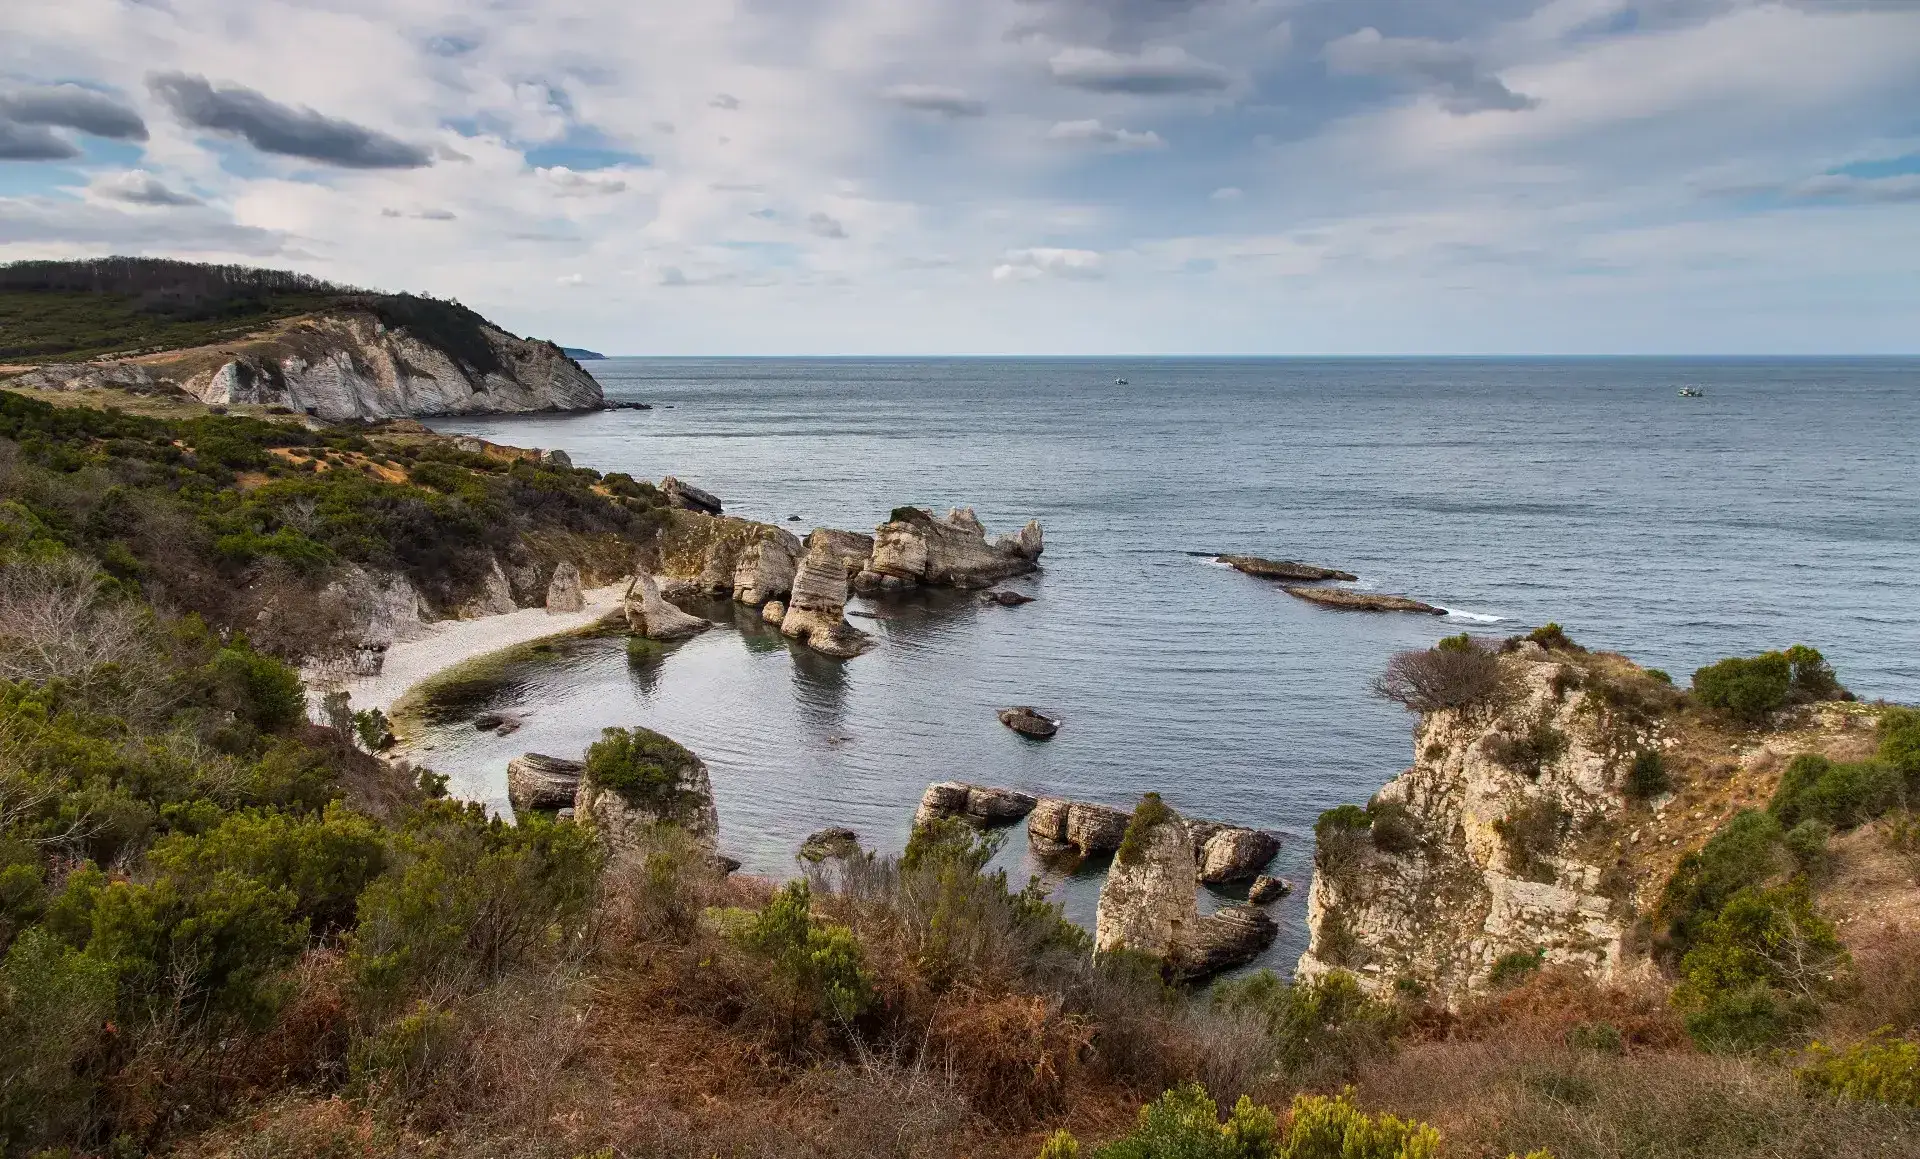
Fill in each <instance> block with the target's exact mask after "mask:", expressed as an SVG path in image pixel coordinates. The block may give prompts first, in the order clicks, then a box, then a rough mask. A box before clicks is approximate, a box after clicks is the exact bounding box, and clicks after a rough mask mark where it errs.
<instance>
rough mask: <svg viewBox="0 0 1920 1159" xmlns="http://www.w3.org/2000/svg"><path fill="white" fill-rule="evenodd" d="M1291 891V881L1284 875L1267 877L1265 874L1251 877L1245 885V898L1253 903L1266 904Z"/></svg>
mask: <svg viewBox="0 0 1920 1159" xmlns="http://www.w3.org/2000/svg"><path fill="white" fill-rule="evenodd" d="M1292 892H1293V883H1292V882H1290V881H1288V880H1287V879H1286V878H1284V877H1268V876H1267V875H1266V874H1264V873H1263V874H1261V875H1260V876H1258V877H1256V878H1254V879H1253V884H1252V885H1249V886H1248V887H1247V900H1248V901H1250V902H1252V903H1253V904H1255V905H1266V904H1267V903H1268V902H1275V901H1279V900H1280V899H1281V898H1283V897H1285V896H1287V895H1288V894H1290V893H1292Z"/></svg>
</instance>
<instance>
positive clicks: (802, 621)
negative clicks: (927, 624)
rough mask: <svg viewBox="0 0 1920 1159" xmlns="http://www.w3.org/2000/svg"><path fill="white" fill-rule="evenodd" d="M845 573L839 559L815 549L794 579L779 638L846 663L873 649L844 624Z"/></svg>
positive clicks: (862, 634) (862, 635) (863, 635)
mask: <svg viewBox="0 0 1920 1159" xmlns="http://www.w3.org/2000/svg"><path fill="white" fill-rule="evenodd" d="M846 607H847V569H846V564H845V563H843V562H842V561H841V559H840V557H839V556H837V555H835V554H833V553H832V552H831V551H828V550H825V549H822V548H818V547H816V548H814V549H813V550H811V551H809V552H807V556H806V558H805V559H803V560H801V561H800V568H799V570H798V571H797V572H796V573H795V574H794V577H793V596H792V598H791V599H790V600H789V601H788V602H787V614H786V615H785V616H784V617H782V619H781V621H780V634H781V635H783V636H787V637H789V638H791V639H795V640H799V641H800V642H801V643H803V644H805V645H806V646H807V647H809V648H812V649H813V650H814V651H816V652H821V653H824V654H826V655H828V656H835V657H839V658H841V659H847V658H850V657H853V656H858V655H859V654H860V653H862V652H865V651H866V650H867V649H868V648H871V647H872V646H873V638H872V637H871V636H868V635H867V634H866V633H865V632H862V631H860V630H859V629H858V628H855V627H854V626H853V625H852V624H849V623H847V618H846Z"/></svg>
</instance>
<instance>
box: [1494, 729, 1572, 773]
mask: <svg viewBox="0 0 1920 1159" xmlns="http://www.w3.org/2000/svg"><path fill="white" fill-rule="evenodd" d="M1567 743H1568V742H1567V734H1566V733H1564V732H1561V731H1560V730H1559V729H1557V728H1555V727H1554V726H1553V723H1552V722H1551V721H1550V720H1547V719H1545V718H1542V719H1539V720H1536V721H1534V722H1533V723H1531V724H1529V725H1528V726H1527V730H1526V731H1525V732H1523V733H1520V734H1519V735H1518V736H1509V735H1507V734H1504V733H1500V734H1496V735H1495V736H1494V737H1492V738H1490V739H1489V740H1488V741H1487V742H1486V749H1487V755H1488V756H1490V757H1492V758H1493V759H1494V760H1496V761H1498V762H1500V763H1501V764H1503V765H1505V766H1506V767H1508V768H1509V769H1512V770H1513V771H1514V772H1516V773H1519V774H1520V775H1521V776H1523V777H1526V778H1527V779H1528V780H1530V781H1537V780H1539V779H1540V774H1541V773H1542V772H1543V771H1544V770H1545V768H1546V766H1547V765H1548V764H1550V763H1552V762H1553V761H1556V760H1559V759H1560V758H1561V757H1562V756H1563V755H1565V754H1566V751H1567Z"/></svg>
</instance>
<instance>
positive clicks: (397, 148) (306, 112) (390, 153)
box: [147, 72, 433, 169]
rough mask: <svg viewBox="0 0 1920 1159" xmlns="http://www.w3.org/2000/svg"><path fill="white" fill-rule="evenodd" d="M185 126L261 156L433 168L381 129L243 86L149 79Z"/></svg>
mask: <svg viewBox="0 0 1920 1159" xmlns="http://www.w3.org/2000/svg"><path fill="white" fill-rule="evenodd" d="M147 87H149V88H151V89H152V90H153V93H154V95H155V96H157V97H159V98H160V99H161V100H162V101H163V102H165V103H166V105H167V106H168V107H169V108H171V109H172V110H173V111H174V113H175V115H177V116H178V117H179V118H180V119H181V120H183V121H185V122H186V123H188V124H190V125H193V126H195V127H197V128H201V129H210V130H212V131H214V132H216V133H224V134H227V135H230V136H236V137H240V138H243V139H244V140H245V141H246V142H247V143H248V144H250V145H252V146H253V147H254V148H256V149H258V150H260V151H261V152H262V153H277V154H280V155H281V156H286V157H304V158H306V159H307V160H309V161H319V162H322V163H324V164H328V165H338V166H341V167H342V168H346V169H418V168H421V167H422V166H426V165H431V164H433V155H432V154H431V153H430V152H429V151H427V150H426V149H423V148H421V147H420V146H419V145H414V144H410V143H408V142H406V141H402V140H400V139H399V138H397V137H390V136H388V135H387V134H385V133H382V132H380V131H378V130H376V129H369V128H366V127H365V126H363V125H356V124H354V123H353V122H351V121H342V120H338V119H336V118H333V117H328V116H323V115H322V114H320V113H317V112H315V111H314V110H312V109H305V108H300V109H296V108H293V107H292V106H289V105H283V104H280V103H279V102H278V101H274V100H270V99H268V98H267V97H266V96H264V95H262V94H260V93H258V92H255V91H254V90H253V89H249V88H242V87H240V86H238V85H230V86H223V87H221V88H215V87H214V86H212V85H211V84H208V83H207V80H206V78H205V77H199V76H192V75H190V74H187V73H178V72H173V73H161V74H158V75H155V76H152V77H149V78H148V80H147Z"/></svg>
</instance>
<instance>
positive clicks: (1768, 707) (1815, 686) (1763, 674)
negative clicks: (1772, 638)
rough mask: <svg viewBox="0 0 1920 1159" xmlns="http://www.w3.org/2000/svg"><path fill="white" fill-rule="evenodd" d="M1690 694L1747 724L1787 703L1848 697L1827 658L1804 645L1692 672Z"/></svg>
mask: <svg viewBox="0 0 1920 1159" xmlns="http://www.w3.org/2000/svg"><path fill="white" fill-rule="evenodd" d="M1693 695H1694V699H1695V700H1696V701H1698V702H1699V703H1700V704H1702V705H1704V706H1706V707H1708V708H1715V709H1719V710H1721V711H1723V712H1725V713H1727V715H1729V716H1731V717H1733V718H1734V719H1735V720H1738V721H1741V722H1742V723H1745V724H1759V723H1761V722H1763V721H1764V720H1766V718H1767V716H1768V714H1769V713H1772V712H1773V711H1774V710H1775V709H1778V708H1781V707H1783V706H1785V705H1787V704H1789V703H1794V704H1805V703H1808V702H1811V701H1815V700H1831V699H1835V698H1840V699H1845V698H1847V697H1848V696H1850V694H1849V693H1848V692H1847V690H1846V689H1844V688H1842V687H1841V686H1840V682H1839V680H1838V679H1836V678H1835V676H1834V674H1833V669H1832V668H1831V667H1830V666H1829V665H1828V664H1827V662H1826V659H1825V658H1824V657H1823V656H1821V655H1820V653H1819V652H1818V651H1817V650H1815V649H1813V648H1809V647H1807V646H1806V645H1805V644H1795V645H1794V646H1793V647H1791V648H1788V649H1787V650H1786V651H1785V652H1763V653H1761V654H1760V655H1758V656H1753V657H1740V656H1730V657H1728V658H1727V659H1725V660H1721V661H1719V662H1718V663H1715V664H1709V665H1707V666H1706V667H1705V668H1702V669H1700V670H1699V671H1697V672H1695V673H1694V674H1693Z"/></svg>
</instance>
